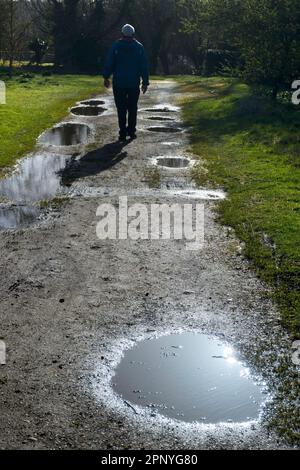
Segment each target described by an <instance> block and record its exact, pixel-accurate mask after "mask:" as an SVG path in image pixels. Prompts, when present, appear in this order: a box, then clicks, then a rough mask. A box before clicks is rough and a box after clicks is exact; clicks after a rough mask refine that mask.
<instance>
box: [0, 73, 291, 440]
mask: <svg viewBox="0 0 300 470" xmlns="http://www.w3.org/2000/svg"><path fill="white" fill-rule="evenodd" d="M178 98H180V94H179V90H178V89H177V88H176V85H175V84H174V83H173V82H155V83H153V85H152V87H151V90H150V93H149V94H148V95H146V96H145V97H143V98H142V99H141V103H140V107H141V111H140V116H139V126H138V127H139V133H138V134H139V138H138V139H137V140H135V141H133V142H130V143H127V144H126V145H124V144H119V143H116V142H115V140H116V136H117V125H116V115H115V111H114V108H113V106H112V97H111V95H107V96H105V97H104V100H105V108H106V111H105V112H104V113H103V114H102V115H101V116H99V117H97V116H96V117H93V116H83V117H81V116H78V115H72V116H70V117H68V118H67V119H66V121H67V122H78V123H81V124H87V125H88V126H91V128H92V137H93V138H92V139H91V140H90V141H89V143H88V145H87V146H86V145H83V146H80V145H79V147H78V148H77V147H74V148H73V147H71V148H69V149H66V148H59V147H55V146H53V147H51V146H50V147H49V148H47V149H46V150H45V148H44V147H41V148H42V150H43V151H47V152H48V155H49V154H50V155H51V153H52V154H53V156H55V155H56V156H57V155H60V156H62V155H63V156H65V157H66V159H65V161H66V164H65V165H59V167H58V168H56V170H57V169H58V170H59V178H60V181H61V182H62V183H63V185H60V186H59V188H57V187H56V186H55V191H56V192H57V193H58V194H61V195H63V196H64V198H60V200H59V204H57V203H56V205H55V207H54V208H53V207H52V206H51V205H50V206H49V208H48V209H45V210H46V216H44V217H42V218H41V219H40V220H36V221H35V222H34V223H33V224H32V225H29V226H28V227H21V228H20V227H19V228H18V229H15V230H4V231H2V232H0V247H1V260H0V270H1V284H0V292H1V307H0V308H1V333H0V336H1V338H3V340H5V342H6V347H7V364H6V365H5V366H0V387H1V388H0V390H1V397H0V409H1V411H0V415H1V430H0V447H1V448H3V449H7V448H13V449H18V448H22V449H61V448H62V449H70V448H89V449H92V448H93V449H99V448H100V449H110V448H115V449H124V448H126V449H128V448H132V449H140V448H145V449H183V448H196V449H213V448H217V449H219V448H225V449H235V448H239V449H248V448H274V449H276V448H282V447H285V446H288V445H287V444H286V443H284V441H283V440H282V439H281V438H279V437H278V434H277V430H278V428H279V427H282V426H283V423H284V420H286V419H287V416H288V413H290V414H291V416H292V415H293V413H294V412H295V410H296V406H297V402H296V400H297V393H295V386H296V382H297V374H296V371H295V368H293V365H292V362H291V357H290V352H291V350H290V347H291V340H290V338H289V337H288V335H287V334H286V332H285V331H284V330H283V329H282V328H281V325H280V317H279V314H278V312H277V311H276V308H275V307H274V305H272V303H271V301H270V299H269V291H268V289H267V288H266V286H264V285H263V284H261V283H260V282H259V281H258V279H257V278H256V277H255V275H254V273H253V272H252V271H251V270H250V269H249V266H248V263H247V261H246V260H245V259H244V258H243V256H241V250H242V247H241V246H240V243H239V241H238V240H236V238H235V236H234V234H233V233H232V231H231V230H230V229H228V228H227V227H222V226H220V225H219V224H218V223H217V222H216V216H215V211H214V209H215V204H216V200H217V199H218V198H221V197H224V195H223V193H222V192H214V191H210V188H200V190H199V191H197V189H196V188H194V186H193V183H192V182H191V181H190V178H189V168H187V167H186V162H183V163H178V162H175V164H174V162H171V166H172V167H173V168H171V169H168V168H165V166H164V164H165V163H166V162H165V161H163V165H159V166H158V167H157V168H158V169H156V167H155V166H154V163H155V162H154V160H153V159H154V158H155V157H159V156H160V157H164V158H166V157H172V158H173V157H184V159H191V160H192V159H193V156H192V155H190V154H189V152H188V147H189V140H188V133H187V132H182V129H183V126H182V122H181V118H180V112H177V111H179V109H177V108H176V106H177V105H178ZM100 99H101V97H100ZM155 106H156V107H161V106H162V107H163V108H164V107H165V106H174V108H170V109H171V111H174V112H169V113H165V112H161V113H159V112H156V111H157V109H154V110H153V107H155ZM149 109H150V110H153V112H152V111H149ZM161 111H164V110H161ZM88 114H89V113H88ZM157 116H161V117H168V118H169V120H162V121H158V120H157ZM149 118H151V119H149ZM157 126H163V127H164V128H165V129H164V132H161V130H159V129H158V131H159V132H157V130H156V131H155V130H153V127H157ZM169 126H171V130H170V129H168V127H169ZM149 128H150V129H149ZM175 130H177V131H178V132H175ZM42 144H43V142H42ZM42 144H41V143H40V145H42ZM174 165H175V168H174ZM154 182H155V184H154ZM152 186H157V188H153V187H152ZM119 196H127V197H128V201H129V202H130V203H144V204H146V205H147V204H148V205H149V204H150V203H161V202H165V203H168V204H173V203H178V204H183V203H187V202H190V201H191V199H193V200H196V201H198V202H202V203H203V204H204V205H205V246H204V248H203V249H202V250H200V251H188V250H187V249H186V246H185V241H184V240H182V241H180V240H179V241H171V240H169V241H168V240H164V241H162V240H159V241H149V240H142V241H141V240H138V241H134V240H122V241H121V240H105V241H101V240H99V239H98V238H97V236H96V225H97V222H98V218H97V217H96V211H97V207H98V206H99V204H102V203H103V202H105V203H111V204H114V205H115V206H116V207H117V204H118V198H119ZM180 331H186V332H190V331H195V332H202V333H205V334H208V335H210V334H212V335H215V336H217V337H218V338H222V339H224V340H226V341H228V342H229V343H230V344H231V345H232V346H233V347H235V348H236V349H237V350H238V351H239V353H240V354H241V355H242V357H243V359H244V360H245V361H246V362H247V364H248V365H249V367H250V368H251V370H253V373H256V374H258V375H260V376H261V377H262V379H263V380H264V381H265V382H266V384H267V385H268V386H269V388H270V392H271V394H272V397H273V401H272V403H271V405H268V406H267V407H266V409H265V412H264V415H263V416H262V417H261V418H260V419H259V420H257V421H256V422H254V423H251V424H250V423H244V424H241V425H234V424H229V423H228V425H205V424H203V423H200V424H197V423H194V424H193V423H184V422H179V421H177V420H172V419H168V418H165V417H162V416H160V415H159V414H156V413H149V412H148V411H145V412H144V411H143V410H138V411H137V410H136V409H133V408H132V407H130V406H128V403H126V402H125V401H124V400H122V399H121V398H118V396H117V395H116V394H115V393H114V391H113V387H112V386H111V382H110V380H111V377H112V376H113V374H114V368H115V367H116V366H117V364H118V363H119V361H120V359H121V356H122V352H123V351H124V350H125V349H126V348H129V347H131V346H132V345H133V344H134V343H135V341H136V340H140V339H144V338H152V337H155V336H159V335H161V334H166V333H170V332H180ZM282 370H284V375H283V376H282V375H281V374H282ZM283 385H284V386H283ZM275 404H276V407H275ZM276 410H277V411H276ZM294 414H295V413H294ZM271 421H274V422H275V424H276V426H275V428H272V429H271V430H268V425H269V424H270V422H271Z"/></svg>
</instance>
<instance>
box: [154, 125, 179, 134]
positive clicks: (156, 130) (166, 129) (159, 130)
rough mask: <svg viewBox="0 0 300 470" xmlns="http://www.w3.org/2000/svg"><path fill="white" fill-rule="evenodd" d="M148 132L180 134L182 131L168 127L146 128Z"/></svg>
mask: <svg viewBox="0 0 300 470" xmlns="http://www.w3.org/2000/svg"><path fill="white" fill-rule="evenodd" d="M148 131H151V132H172V133H175V132H182V129H180V128H179V127H168V126H151V127H148Z"/></svg>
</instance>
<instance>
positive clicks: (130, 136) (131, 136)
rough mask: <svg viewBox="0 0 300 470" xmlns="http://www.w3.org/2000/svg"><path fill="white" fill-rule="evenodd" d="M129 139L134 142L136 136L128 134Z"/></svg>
mask: <svg viewBox="0 0 300 470" xmlns="http://www.w3.org/2000/svg"><path fill="white" fill-rule="evenodd" d="M129 138H130V140H135V139H137V135H136V134H129Z"/></svg>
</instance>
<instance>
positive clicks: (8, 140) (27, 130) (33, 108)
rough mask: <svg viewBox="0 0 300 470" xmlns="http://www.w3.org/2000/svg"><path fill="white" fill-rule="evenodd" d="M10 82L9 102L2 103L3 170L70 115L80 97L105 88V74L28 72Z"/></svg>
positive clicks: (0, 153) (0, 155) (0, 156)
mask: <svg viewBox="0 0 300 470" xmlns="http://www.w3.org/2000/svg"><path fill="white" fill-rule="evenodd" d="M0 80H4V81H5V82H6V86H7V104H6V105H0V136H1V146H0V172H1V170H3V169H4V168H6V167H8V166H9V165H11V164H13V163H14V162H15V161H16V159H18V158H20V157H21V156H23V155H24V154H26V153H27V152H28V151H30V150H32V149H33V147H34V145H35V142H36V138H37V137H38V136H39V134H40V133H41V132H43V131H44V130H45V129H47V128H48V127H50V126H52V125H53V124H55V123H57V122H58V121H60V120H61V119H62V118H63V117H65V116H67V115H68V107H69V106H71V105H72V104H74V103H75V102H76V101H79V100H82V99H84V98H88V97H89V96H91V95H93V94H96V93H101V92H102V91H103V86H102V79H101V77H100V76H99V77H94V76H85V75H52V76H49V77H45V76H42V75H34V76H33V75H31V74H24V75H19V76H17V77H15V78H13V79H12V80H5V78H1V74H0Z"/></svg>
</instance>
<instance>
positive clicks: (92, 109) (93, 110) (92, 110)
mask: <svg viewBox="0 0 300 470" xmlns="http://www.w3.org/2000/svg"><path fill="white" fill-rule="evenodd" d="M104 111H107V109H106V108H103V107H101V106H76V107H74V108H72V109H71V113H72V114H75V115H76V116H100V115H101V114H103V113H104Z"/></svg>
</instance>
